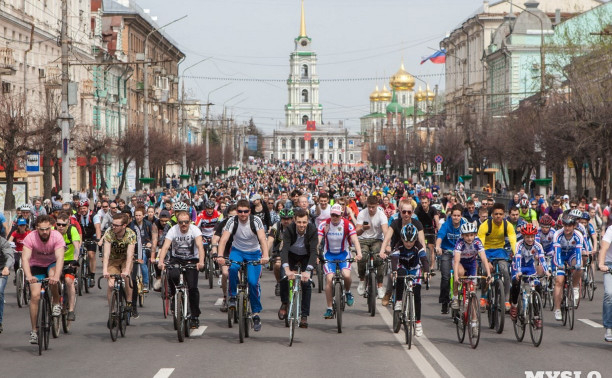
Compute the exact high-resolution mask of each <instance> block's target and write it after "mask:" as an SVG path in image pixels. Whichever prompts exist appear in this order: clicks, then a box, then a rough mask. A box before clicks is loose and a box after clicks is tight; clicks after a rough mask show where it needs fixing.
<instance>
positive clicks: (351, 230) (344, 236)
mask: <svg viewBox="0 0 612 378" xmlns="http://www.w3.org/2000/svg"><path fill="white" fill-rule="evenodd" d="M345 229H348V233H346V232H344V230H345ZM319 235H320V236H323V237H324V238H325V251H327V252H331V253H341V252H344V251H347V250H348V239H350V237H351V236H352V235H357V232H356V231H355V227H353V224H352V223H351V222H349V221H348V220H346V219H344V218H342V219H340V222H339V223H338V224H336V225H335V224H333V223H331V222H329V223H327V222H323V223H321V225H320V226H319Z"/></svg>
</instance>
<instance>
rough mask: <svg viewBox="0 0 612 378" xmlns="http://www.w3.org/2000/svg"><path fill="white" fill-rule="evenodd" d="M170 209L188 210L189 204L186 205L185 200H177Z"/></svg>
mask: <svg viewBox="0 0 612 378" xmlns="http://www.w3.org/2000/svg"><path fill="white" fill-rule="evenodd" d="M172 210H174V211H176V212H179V211H189V206H187V204H186V203H185V202H177V203H175V204H174V206H172Z"/></svg>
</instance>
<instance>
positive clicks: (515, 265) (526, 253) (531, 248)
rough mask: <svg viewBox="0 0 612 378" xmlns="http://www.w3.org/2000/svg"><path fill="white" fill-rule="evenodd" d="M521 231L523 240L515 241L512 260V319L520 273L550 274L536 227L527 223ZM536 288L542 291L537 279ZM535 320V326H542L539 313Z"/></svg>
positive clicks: (539, 291)
mask: <svg viewBox="0 0 612 378" xmlns="http://www.w3.org/2000/svg"><path fill="white" fill-rule="evenodd" d="M521 233H522V234H523V240H521V241H519V242H517V243H516V253H515V254H514V258H513V262H512V287H511V288H510V317H511V318H512V320H516V317H517V315H518V309H517V301H518V296H519V291H520V289H521V275H523V274H526V275H531V274H535V273H536V272H537V273H538V275H540V276H542V275H544V274H546V276H547V277H548V276H550V273H549V272H548V266H547V264H546V258H545V257H546V253H545V252H544V248H543V247H542V245H541V244H540V243H538V242H537V241H536V234H537V233H538V229H537V228H536V227H535V226H534V225H533V224H531V223H528V224H527V225H526V226H525V227H523V228H522V229H521ZM536 259H538V260H539V261H540V263H539V265H538V266H536V263H535V262H536ZM536 290H537V291H538V293H540V294H541V293H542V285H540V282H539V281H536ZM535 321H536V324H535V327H536V328H542V318H541V314H539V317H538V318H537V319H536V320H535Z"/></svg>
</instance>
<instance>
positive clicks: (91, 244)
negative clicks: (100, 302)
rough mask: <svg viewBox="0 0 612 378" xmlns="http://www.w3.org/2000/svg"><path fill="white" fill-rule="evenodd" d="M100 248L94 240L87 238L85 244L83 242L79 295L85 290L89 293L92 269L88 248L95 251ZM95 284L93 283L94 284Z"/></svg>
mask: <svg viewBox="0 0 612 378" xmlns="http://www.w3.org/2000/svg"><path fill="white" fill-rule="evenodd" d="M97 249H98V244H96V242H95V241H92V240H85V241H83V244H81V253H80V254H79V258H78V262H79V269H78V271H77V278H78V285H77V291H78V294H79V296H82V295H83V290H85V293H87V294H89V280H90V278H89V277H90V275H91V273H92V272H91V271H90V270H89V253H88V250H92V251H94V256H95V251H96V250H97ZM92 285H93V284H92Z"/></svg>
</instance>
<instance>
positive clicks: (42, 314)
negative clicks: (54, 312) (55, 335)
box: [36, 294, 47, 356]
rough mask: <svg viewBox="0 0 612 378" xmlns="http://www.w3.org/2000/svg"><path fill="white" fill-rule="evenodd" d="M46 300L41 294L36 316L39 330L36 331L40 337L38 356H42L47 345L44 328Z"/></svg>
mask: <svg viewBox="0 0 612 378" xmlns="http://www.w3.org/2000/svg"><path fill="white" fill-rule="evenodd" d="M45 301H46V299H45V298H44V294H41V296H40V301H39V302H38V314H37V316H36V326H37V327H38V329H37V330H36V333H37V335H36V336H37V337H38V355H39V356H40V355H41V354H42V351H43V348H44V344H45V336H44V333H45V331H44V328H45V321H44V319H45V316H46V315H45V311H46V308H47V306H46V303H45Z"/></svg>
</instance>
